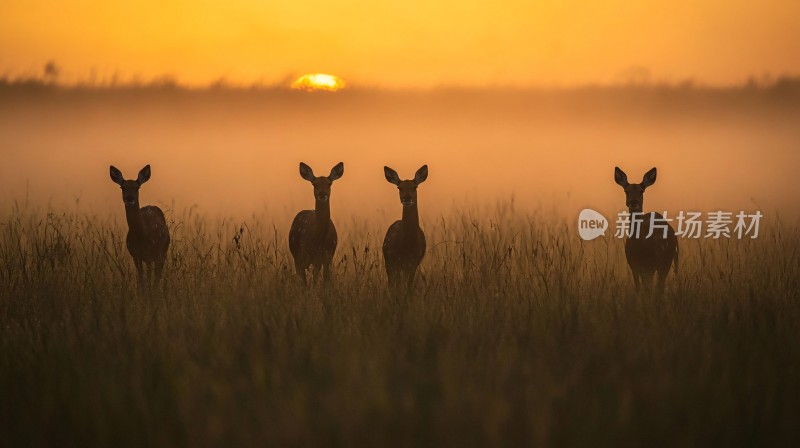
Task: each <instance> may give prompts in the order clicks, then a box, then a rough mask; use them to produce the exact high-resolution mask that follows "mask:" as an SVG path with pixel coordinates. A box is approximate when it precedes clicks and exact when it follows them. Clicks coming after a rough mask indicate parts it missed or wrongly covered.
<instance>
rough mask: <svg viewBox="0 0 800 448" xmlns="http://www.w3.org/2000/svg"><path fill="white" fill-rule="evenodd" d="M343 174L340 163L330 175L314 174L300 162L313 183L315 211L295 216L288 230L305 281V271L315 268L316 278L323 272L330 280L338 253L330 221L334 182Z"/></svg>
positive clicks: (298, 271) (301, 172) (295, 258)
mask: <svg viewBox="0 0 800 448" xmlns="http://www.w3.org/2000/svg"><path fill="white" fill-rule="evenodd" d="M343 174H344V163H343V162H339V163H338V164H336V166H334V167H333V168H332V169H331V172H330V174H329V175H328V176H319V177H317V176H314V171H313V170H312V169H311V167H309V166H308V165H306V164H305V163H303V162H300V177H302V178H303V179H305V180H307V181H309V182H311V185H313V186H314V210H303V211H301V212H300V213H298V214H297V216H295V217H294V220H293V221H292V227H291V229H290V230H289V251H290V252H291V253H292V257H293V258H294V267H295V270H296V271H297V275H298V276H300V280H301V281H302V282H303V283H304V284H305V283H306V270H308V268H309V267H312V275H313V276H314V279H316V278H317V276H318V275H319V273H320V270H321V271H322V280H323V282H327V281H328V280H329V279H330V269H331V264H332V263H333V255H334V253H336V243H337V235H336V227H335V226H334V225H333V221H332V220H331V204H330V198H331V185H332V184H333V181H335V180H337V179H339V178H340V177H342V175H343Z"/></svg>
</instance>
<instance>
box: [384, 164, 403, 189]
mask: <svg viewBox="0 0 800 448" xmlns="http://www.w3.org/2000/svg"><path fill="white" fill-rule="evenodd" d="M383 175H384V176H386V181H387V182H389V183H390V184H395V185H397V184H399V183H400V177H399V176H398V175H397V171H395V170H393V169H391V168H389V167H388V166H385V167H383Z"/></svg>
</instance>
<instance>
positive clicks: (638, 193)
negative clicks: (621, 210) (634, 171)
mask: <svg viewBox="0 0 800 448" xmlns="http://www.w3.org/2000/svg"><path fill="white" fill-rule="evenodd" d="M656 174H657V172H656V169H655V168H653V169H651V170H650V171H648V172H647V173H645V175H644V177H643V178H642V182H641V183H638V184H632V183H629V182H628V176H627V175H626V174H625V172H624V171H622V170H621V169H619V167H614V181H615V182H616V183H617V185H619V186H621V187H622V189H623V190H624V191H625V205H626V206H627V207H628V211H629V212H630V214H631V224H632V227H631V228H632V230H633V231H632V232H631V235H628V238H627V239H626V241H625V258H627V260H628V266H629V267H630V269H631V274H633V283H634V286H635V287H636V290H637V291H638V290H640V289H641V288H642V287H644V288H646V289H650V288H652V284H653V276H654V275H655V274H658V283H657V292H658V294H659V295H661V294H663V293H664V284H665V282H666V279H667V275H668V274H669V271H670V268H671V267H672V265H673V264H674V266H675V272H677V271H678V254H679V250H678V238H677V237H676V235H675V230H674V229H673V228H672V226H670V225H669V224H668V223H667V222H666V221H661V222H660V223H659V224H663V225H665V226H666V236H665V234H664V230H663V229H662V228H654V229H653V232H652V235H650V237H649V238H648V235H649V234H650V233H651V232H650V229H651V226H652V225H653V221H659V220H663V219H664V217H663V216H662V215H661V214H660V213H656V212H650V213H646V214H642V207H643V205H644V192H645V190H646V189H647V188H649V187H650V186H652V185H653V184H654V183H656ZM640 220H641V224H639V229H638V230H639V231H638V232H637V231H636V223H637V222H639V221H640Z"/></svg>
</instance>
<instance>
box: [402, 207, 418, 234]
mask: <svg viewBox="0 0 800 448" xmlns="http://www.w3.org/2000/svg"><path fill="white" fill-rule="evenodd" d="M403 228H405V229H409V230H416V229H418V228H419V211H418V209H417V204H416V203H414V205H409V206H407V207H403Z"/></svg>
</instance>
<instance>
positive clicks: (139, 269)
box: [133, 258, 144, 288]
mask: <svg viewBox="0 0 800 448" xmlns="http://www.w3.org/2000/svg"><path fill="white" fill-rule="evenodd" d="M133 265H134V266H136V278H137V282H138V284H139V287H140V288H141V287H142V286H144V267H143V266H142V259H141V258H134V259H133Z"/></svg>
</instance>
